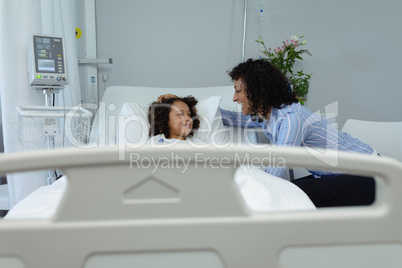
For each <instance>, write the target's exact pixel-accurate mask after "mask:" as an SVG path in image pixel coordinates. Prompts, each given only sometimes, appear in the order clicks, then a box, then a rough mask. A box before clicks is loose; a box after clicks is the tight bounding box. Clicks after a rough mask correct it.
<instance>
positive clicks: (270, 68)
mask: <svg viewBox="0 0 402 268" xmlns="http://www.w3.org/2000/svg"><path fill="white" fill-rule="evenodd" d="M228 74H229V76H230V77H231V78H232V81H234V80H238V79H240V80H241V81H242V82H243V83H244V86H245V87H244V90H245V93H246V95H247V99H248V101H249V104H250V108H251V111H252V114H254V115H257V114H259V115H262V116H263V117H265V118H266V117H267V116H268V114H269V110H270V108H271V107H273V108H278V109H281V108H282V107H283V105H290V104H292V103H297V102H298V100H297V98H296V96H295V94H294V93H293V92H292V91H291V90H290V85H291V82H290V80H289V79H288V78H287V77H286V76H285V75H284V74H283V72H282V71H281V70H279V69H278V68H276V67H275V66H274V65H272V64H271V63H270V62H268V61H265V60H253V59H248V60H247V61H246V62H243V63H240V64H238V65H237V66H236V67H234V68H233V69H232V70H231V71H228Z"/></svg>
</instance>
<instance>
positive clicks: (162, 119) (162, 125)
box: [148, 96, 200, 137]
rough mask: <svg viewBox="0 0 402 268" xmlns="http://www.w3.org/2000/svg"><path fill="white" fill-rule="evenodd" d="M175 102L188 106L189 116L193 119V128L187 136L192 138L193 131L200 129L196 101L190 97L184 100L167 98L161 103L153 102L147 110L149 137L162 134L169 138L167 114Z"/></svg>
mask: <svg viewBox="0 0 402 268" xmlns="http://www.w3.org/2000/svg"><path fill="white" fill-rule="evenodd" d="M175 101H182V102H184V103H185V104H187V105H188V108H189V109H190V113H191V114H190V115H191V118H192V119H193V128H192V130H191V132H190V134H189V135H188V136H190V137H191V136H193V135H194V133H193V132H194V131H195V130H198V128H199V127H200V120H199V119H198V116H197V109H196V108H195V105H196V104H197V103H198V101H197V100H196V99H195V98H194V97H192V96H187V97H184V98H169V99H162V102H160V103H159V102H156V101H154V102H153V103H152V104H151V105H150V106H149V108H148V122H149V124H150V126H151V127H150V128H149V137H152V136H156V135H159V134H164V135H165V137H169V136H170V128H169V113H170V111H171V110H172V105H173V103H174V102H175Z"/></svg>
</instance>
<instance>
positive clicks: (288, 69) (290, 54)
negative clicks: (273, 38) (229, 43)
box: [255, 35, 312, 104]
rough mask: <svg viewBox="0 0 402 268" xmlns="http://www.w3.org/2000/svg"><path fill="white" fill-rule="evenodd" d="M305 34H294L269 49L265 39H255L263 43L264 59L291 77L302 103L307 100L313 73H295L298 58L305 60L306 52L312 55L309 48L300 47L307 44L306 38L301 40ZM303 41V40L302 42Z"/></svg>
mask: <svg viewBox="0 0 402 268" xmlns="http://www.w3.org/2000/svg"><path fill="white" fill-rule="evenodd" d="M303 37H304V36H303V35H302V36H300V37H298V36H297V35H292V36H291V37H290V41H289V39H287V40H286V42H285V41H283V46H281V47H277V48H275V49H273V50H272V49H271V48H269V49H267V47H266V46H265V44H264V41H263V40H262V39H261V36H260V39H258V40H255V41H256V42H257V43H260V44H261V49H260V50H261V52H262V53H263V54H264V55H265V56H266V58H262V57H261V59H263V60H266V61H269V62H271V63H272V64H273V65H275V66H276V67H277V68H279V69H280V70H281V71H282V72H283V73H284V74H285V75H286V76H288V77H289V79H290V81H291V83H292V89H293V91H294V92H295V93H296V97H297V98H298V99H299V101H300V103H301V104H304V102H305V101H306V95H307V93H308V89H309V86H310V79H311V75H312V74H306V73H304V72H303V70H301V71H297V72H295V73H294V71H293V65H294V64H295V62H296V59H298V60H303V58H302V57H301V55H302V54H304V53H306V54H308V55H310V56H311V53H310V52H309V51H308V50H307V49H300V50H296V49H298V48H299V47H300V46H304V45H306V44H307V41H306V40H303V41H301V40H300V39H301V38H303ZM300 41H301V42H300Z"/></svg>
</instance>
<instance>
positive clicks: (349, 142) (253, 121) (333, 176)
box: [221, 59, 377, 207]
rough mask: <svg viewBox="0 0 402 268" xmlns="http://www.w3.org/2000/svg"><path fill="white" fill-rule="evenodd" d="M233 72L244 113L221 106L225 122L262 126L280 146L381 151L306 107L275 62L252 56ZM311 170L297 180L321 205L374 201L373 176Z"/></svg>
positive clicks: (235, 98) (272, 169)
mask: <svg viewBox="0 0 402 268" xmlns="http://www.w3.org/2000/svg"><path fill="white" fill-rule="evenodd" d="M228 74H229V76H230V77H231V78H232V81H233V83H234V90H235V92H234V95H233V101H234V102H237V103H238V104H239V105H240V107H241V111H242V113H241V114H240V113H235V112H232V111H227V110H222V109H221V113H222V116H223V118H224V119H223V121H224V125H228V126H242V127H261V128H262V129H263V131H264V133H265V135H266V136H267V137H268V138H269V140H270V141H271V142H272V143H273V144H275V145H278V146H305V147H311V148H315V150H319V149H325V150H326V149H332V150H340V151H348V152H356V153H363V154H377V153H376V151H375V150H374V149H373V148H371V147H370V146H369V145H367V144H365V143H363V142H361V141H360V140H358V139H356V138H353V137H352V136H350V135H349V134H347V133H343V132H340V131H338V130H337V129H336V128H335V127H333V126H331V125H329V124H328V123H327V122H326V121H325V120H324V119H322V118H321V117H320V116H319V115H316V114H314V113H312V112H311V111H310V110H308V109H307V108H306V107H304V106H301V105H300V104H299V102H298V100H297V98H296V96H295V95H294V93H293V92H292V90H291V86H290V84H291V82H290V81H289V79H288V78H287V77H286V76H285V75H284V74H283V73H282V72H281V71H280V70H279V69H277V68H276V67H275V66H273V65H272V64H271V63H269V62H267V61H264V60H253V59H249V60H247V61H246V62H243V63H240V64H238V65H237V66H236V67H234V68H233V69H232V70H231V71H230V72H228ZM265 171H266V172H268V173H270V174H272V175H275V176H279V177H282V176H283V175H284V173H285V171H286V169H285V168H278V167H267V168H266V169H265ZM309 172H310V173H312V175H310V176H307V177H304V178H301V179H297V180H295V181H294V183H295V184H296V185H297V186H299V187H300V188H301V189H302V190H303V191H304V192H305V193H306V194H307V195H308V196H309V197H310V199H311V200H312V201H313V203H314V204H315V205H316V206H317V207H326V206H351V205H369V204H371V203H373V202H374V198H375V181H374V179H373V178H367V177H362V176H356V175H350V174H345V173H343V174H340V173H334V172H331V171H322V170H309Z"/></svg>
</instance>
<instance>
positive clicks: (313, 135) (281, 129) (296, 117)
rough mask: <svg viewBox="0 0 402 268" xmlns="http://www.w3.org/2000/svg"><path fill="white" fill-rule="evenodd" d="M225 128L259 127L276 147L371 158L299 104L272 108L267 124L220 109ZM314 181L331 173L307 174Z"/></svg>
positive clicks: (368, 150)
mask: <svg viewBox="0 0 402 268" xmlns="http://www.w3.org/2000/svg"><path fill="white" fill-rule="evenodd" d="M220 111H221V114H222V117H223V119H222V120H223V124H224V125H225V126H241V127H249V128H257V127H261V128H262V129H263V132H264V134H265V136H267V137H268V139H269V140H270V141H271V142H272V143H273V144H275V145H278V146H305V147H310V148H311V149H312V150H315V151H316V152H321V153H322V151H323V149H324V150H325V149H332V150H339V151H348V152H356V153H363V154H372V153H373V151H374V150H373V148H371V147H370V146H369V145H367V144H365V143H363V142H361V141H360V140H358V139H356V138H353V137H352V136H350V135H349V134H347V133H345V132H340V131H338V130H337V129H336V128H335V127H333V126H331V125H330V124H328V123H327V122H326V120H325V119H323V118H321V116H319V115H317V114H314V113H312V112H311V111H310V110H308V109H307V108H306V107H304V106H301V105H300V103H293V104H291V105H287V106H284V107H283V108H281V109H277V108H272V110H271V114H270V117H269V121H267V120H265V119H264V120H263V121H262V122H256V121H252V120H251V116H250V115H248V116H246V115H243V114H242V113H237V112H233V111H228V110H223V109H220ZM285 171H286V168H279V167H273V166H272V167H271V166H269V167H267V168H266V169H265V172H267V173H269V174H272V175H274V176H278V177H282V176H283V175H284V173H285ZM309 172H311V173H312V174H313V175H314V176H315V177H321V176H331V175H334V174H335V173H334V172H332V171H322V170H309Z"/></svg>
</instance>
